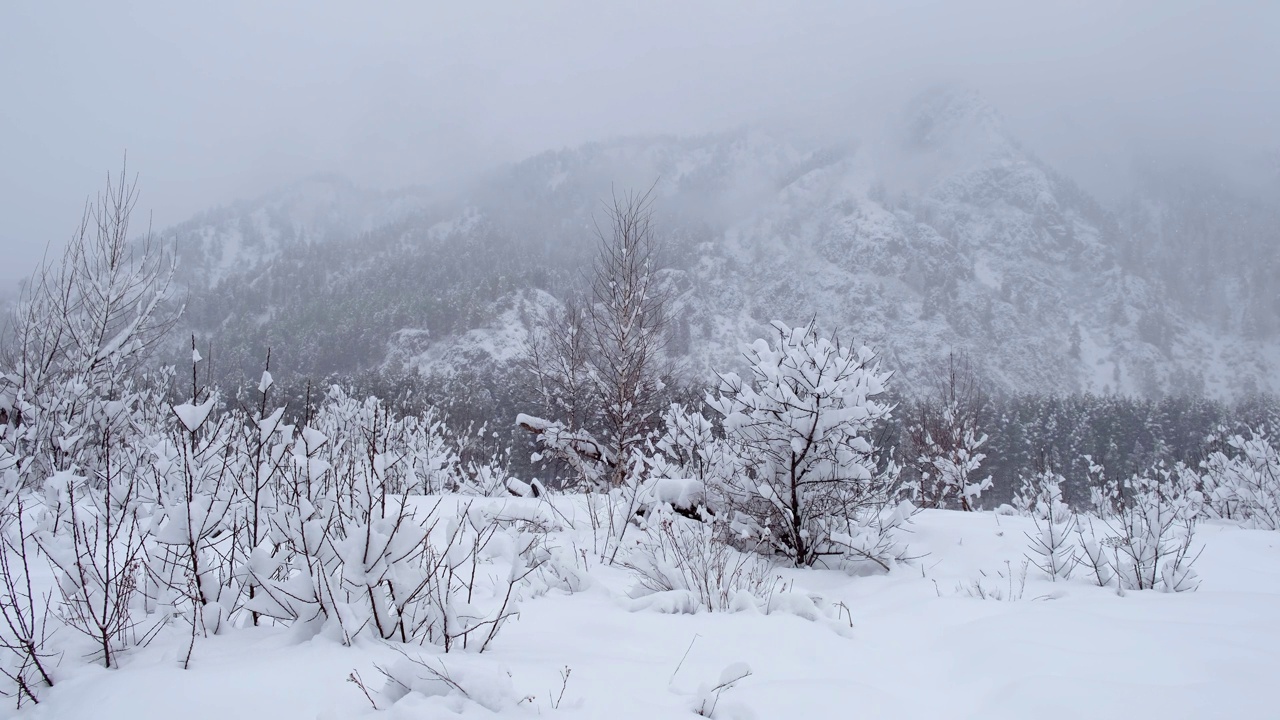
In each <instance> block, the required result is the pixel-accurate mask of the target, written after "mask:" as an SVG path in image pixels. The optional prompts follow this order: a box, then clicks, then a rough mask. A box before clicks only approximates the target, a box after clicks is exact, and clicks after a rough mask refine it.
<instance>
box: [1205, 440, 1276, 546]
mask: <svg viewBox="0 0 1280 720" xmlns="http://www.w3.org/2000/svg"><path fill="white" fill-rule="evenodd" d="M1225 444H1226V448H1225V449H1224V450H1218V451H1215V452H1214V453H1212V454H1211V455H1209V457H1208V458H1206V459H1205V461H1204V463H1203V464H1202V467H1203V469H1204V475H1203V483H1204V494H1205V508H1206V510H1207V511H1208V512H1209V513H1210V514H1211V515H1212V516H1213V517H1218V518H1224V519H1229V520H1238V521H1240V522H1242V523H1244V524H1245V525H1246V526H1249V527H1256V528H1261V529H1264V530H1280V452H1277V450H1276V447H1275V446H1274V445H1272V444H1271V439H1270V438H1269V437H1267V436H1266V435H1264V434H1256V433H1249V434H1248V435H1247V436H1245V435H1232V436H1230V437H1228V438H1227V439H1226V443H1225Z"/></svg>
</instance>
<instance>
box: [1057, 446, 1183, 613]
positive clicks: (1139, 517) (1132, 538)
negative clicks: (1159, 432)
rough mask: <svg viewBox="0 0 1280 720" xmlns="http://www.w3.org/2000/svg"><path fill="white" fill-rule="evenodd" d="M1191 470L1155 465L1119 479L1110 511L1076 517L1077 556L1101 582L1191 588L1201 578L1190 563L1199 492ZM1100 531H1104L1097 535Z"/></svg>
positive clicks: (1127, 587) (1129, 587) (1166, 589)
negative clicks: (1118, 501) (1117, 499)
mask: <svg viewBox="0 0 1280 720" xmlns="http://www.w3.org/2000/svg"><path fill="white" fill-rule="evenodd" d="M1194 479H1195V474H1194V473H1193V472H1191V471H1190V470H1189V469H1188V468H1186V467H1185V466H1179V467H1175V468H1173V469H1169V468H1164V467H1156V468H1153V469H1152V470H1151V471H1150V472H1148V473H1145V474H1142V475H1135V476H1134V477H1132V478H1130V479H1129V480H1127V481H1125V483H1124V485H1123V491H1122V492H1123V502H1122V505H1121V506H1120V508H1119V510H1118V511H1117V512H1116V513H1115V515H1114V516H1112V517H1109V518H1104V519H1102V520H1100V523H1099V525H1094V523H1093V521H1092V520H1089V521H1084V522H1080V523H1079V524H1078V526H1077V527H1076V529H1075V531H1076V534H1077V537H1078V538H1079V541H1080V555H1079V556H1078V560H1079V562H1080V563H1082V564H1084V565H1085V566H1086V567H1087V568H1089V570H1090V571H1091V572H1092V573H1093V576H1094V580H1095V581H1096V582H1097V583H1098V584H1099V585H1103V586H1106V585H1110V584H1113V583H1115V584H1117V585H1118V587H1119V589H1120V590H1121V591H1124V590H1153V589H1155V590H1162V591H1164V592H1183V591H1187V590H1195V589H1196V588H1197V587H1199V584H1200V581H1199V578H1198V576H1197V574H1196V571H1195V570H1194V569H1193V568H1192V565H1194V563H1195V561H1196V559H1197V558H1198V557H1199V550H1198V549H1195V547H1194V537H1195V529H1196V524H1197V519H1198V517H1199V516H1200V513H1201V512H1202V509H1203V496H1202V495H1201V493H1200V492H1199V491H1198V490H1196V489H1194ZM1100 534H1102V535H1101V536H1100Z"/></svg>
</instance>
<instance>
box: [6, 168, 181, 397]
mask: <svg viewBox="0 0 1280 720" xmlns="http://www.w3.org/2000/svg"><path fill="white" fill-rule="evenodd" d="M126 172H127V171H126V168H124V167H122V168H121V170H120V175H119V176H118V178H116V179H114V180H113V179H112V178H111V177H110V176H108V178H107V184H106V189H105V190H104V191H103V192H102V193H100V194H99V195H98V196H97V197H96V198H95V199H94V200H92V201H90V202H88V203H86V206H85V211H84V215H83V217H82V218H81V221H80V226H79V227H78V229H77V230H76V232H75V234H74V235H73V236H72V238H71V241H70V242H69V243H68V244H67V246H66V249H65V250H64V251H63V254H62V258H61V260H60V261H58V262H50V261H46V262H44V263H42V264H41V266H40V268H39V269H38V270H37V271H36V272H35V274H34V275H33V276H32V278H31V280H30V282H29V283H28V285H27V286H26V287H25V288H24V291H23V297H22V299H21V302H20V303H19V305H18V309H17V311H16V314H15V316H14V318H13V320H12V322H13V335H14V337H13V342H12V344H11V345H10V346H8V347H6V349H5V355H6V357H4V358H3V360H4V361H5V364H6V366H7V367H8V368H10V369H12V370H13V371H15V372H16V374H17V375H18V378H19V384H20V386H21V388H22V389H23V390H24V391H25V392H26V395H27V398H28V399H31V398H34V397H36V396H38V395H39V394H40V393H41V392H43V391H45V390H46V389H47V388H48V387H49V386H50V384H52V383H56V382H57V381H58V380H59V379H60V378H65V377H77V376H78V377H81V378H84V379H86V380H89V381H90V383H89V384H90V385H92V384H93V382H92V381H93V380H94V379H95V378H97V377H98V376H99V375H101V374H102V373H107V372H109V373H111V374H121V373H124V372H127V371H129V370H132V369H134V368H136V367H137V366H138V365H139V364H141V363H142V362H143V361H144V360H145V359H146V358H147V356H148V354H149V353H150V351H151V350H153V349H154V348H155V346H156V345H157V344H158V343H159V342H160V341H161V340H162V339H163V338H164V336H165V334H166V333H167V332H168V330H169V329H170V328H171V327H172V326H173V324H174V323H175V322H176V321H177V316H178V313H179V312H180V310H174V309H172V308H169V307H166V306H165V304H164V301H165V300H166V299H167V298H168V297H169V291H170V287H171V284H172V281H173V275H174V269H175V257H174V254H173V253H171V252H166V251H165V249H164V247H163V246H162V245H161V243H160V242H159V241H158V240H156V239H155V238H154V236H153V235H152V234H151V230H150V228H148V229H147V232H146V233H145V234H144V235H143V236H142V237H141V238H140V239H137V240H131V239H130V237H129V229H130V218H131V215H132V213H133V210H134V207H135V205H136V204H137V200H138V191H137V180H136V178H135V179H134V180H132V181H131V180H129V179H128V176H127V174H126Z"/></svg>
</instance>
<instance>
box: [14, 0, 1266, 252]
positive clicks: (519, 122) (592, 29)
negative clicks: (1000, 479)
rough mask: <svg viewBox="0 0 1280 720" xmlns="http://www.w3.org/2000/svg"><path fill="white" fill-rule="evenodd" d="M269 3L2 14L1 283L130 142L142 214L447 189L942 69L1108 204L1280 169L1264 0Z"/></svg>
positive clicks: (834, 102)
mask: <svg viewBox="0 0 1280 720" xmlns="http://www.w3.org/2000/svg"><path fill="white" fill-rule="evenodd" d="M265 5H266V4H263V3H258V2H223V3H218V4H216V5H208V6H203V7H197V6H192V5H190V4H186V3H162V2H128V3H125V2H119V3H91V2H79V3H74V4H60V3H41V2H23V1H22V0H18V1H17V2H9V3H5V4H4V5H3V7H0V248H3V251H4V253H5V255H6V257H7V259H8V262H6V263H4V266H3V268H0V276H8V277H17V276H21V275H25V274H26V273H27V272H28V271H29V270H30V268H31V267H32V266H33V265H34V263H35V262H36V261H37V260H38V258H39V256H40V252H41V251H42V249H43V248H44V247H45V244H46V243H48V242H54V243H58V242H61V241H62V240H63V239H64V238H65V237H66V236H67V235H68V234H69V233H70V232H71V230H72V229H73V227H74V226H75V224H76V221H77V220H78V218H79V212H80V208H81V205H82V204H83V202H84V199H85V197H86V195H88V194H90V193H92V192H94V191H95V190H96V189H97V188H98V187H100V186H101V184H102V180H103V178H104V176H105V174H106V173H107V171H109V170H112V169H118V168H119V165H120V161H121V157H122V156H123V155H124V153H125V152H126V151H127V153H128V163H129V168H130V171H131V172H132V171H136V172H137V173H139V175H140V185H141V188H142V199H141V203H140V209H141V210H144V211H150V212H152V213H153V220H154V223H155V225H157V226H160V227H162V226H165V225H167V224H170V223H174V222H178V221H181V220H183V219H185V218H186V217H189V216H190V215H192V214H193V213H195V212H198V211H199V210H202V209H204V208H207V207H210V206H213V205H217V204H223V203H227V202H230V201H232V200H234V199H236V198H243V197H251V196H254V195H256V194H259V193H262V192H264V191H267V190H269V189H271V188H273V187H277V186H279V185H281V184H285V183H288V182H290V181H293V180H296V179H298V178H301V177H304V176H306V175H310V174H313V173H316V172H336V173H340V174H343V175H346V176H349V177H350V178H352V179H353V180H355V181H356V182H358V183H361V184H365V185H369V186H373V187H394V186H400V185H405V184H424V185H427V186H429V187H436V188H440V189H448V188H449V187H451V186H455V185H457V184H459V183H462V182H465V180H466V179H467V178H468V177H470V176H472V175H474V174H475V173H476V172H479V171H482V170H484V169H486V168H489V167H492V166H494V165H495V164H499V163H503V162H509V161H514V160H518V159H520V158H522V157H524V156H527V155H530V154H533V153H536V152H539V151H542V150H546V149H553V148H558V147H562V146H566V145H573V144H577V143H581V142H584V141H589V140H596V139H605V138H609V137H614V136H621V135H629V134H636V133H701V132H709V131H716V130H722V129H728V128H732V127H736V126H741V125H749V124H764V125H777V126H783V127H790V128H794V129H796V130H801V131H808V132H820V133H832V134H837V135H839V134H846V133H847V134H856V133H857V131H858V129H859V128H862V127H868V126H872V125H875V124H877V123H885V122H892V118H893V117H894V113H896V112H897V111H898V110H899V108H900V107H901V105H902V103H903V102H904V101H905V99H907V98H908V97H909V96H911V95H912V94H914V93H916V92H918V91H919V90H920V89H921V88H923V87H926V86H929V85H932V84H936V83H939V82H948V83H962V84H964V85H967V86H969V87H973V88H975V89H977V90H978V91H980V92H981V93H983V95H984V96H985V97H986V98H987V99H988V100H989V101H990V102H991V103H992V104H993V105H994V106H996V107H997V108H998V109H999V110H1000V111H1001V112H1002V113H1003V114H1004V116H1005V118H1006V120H1007V122H1008V124H1009V126H1010V127H1011V129H1012V130H1013V132H1014V133H1015V134H1016V135H1017V136H1018V137H1020V138H1021V139H1022V140H1023V142H1024V143H1025V144H1026V145H1027V146H1028V147H1029V148H1030V149H1032V150H1033V151H1034V152H1036V153H1037V154H1038V155H1040V156H1041V157H1043V158H1044V159H1045V160H1047V161H1048V162H1050V163H1051V164H1053V165H1055V166H1056V167H1058V168H1059V169H1061V170H1063V171H1064V172H1066V173H1068V174H1069V175H1071V176H1073V177H1074V178H1076V179H1077V180H1078V181H1079V182H1080V183H1081V184H1083V185H1084V186H1085V187H1086V188H1087V189H1089V190H1090V191H1092V192H1094V193H1095V194H1096V195H1098V196H1099V197H1100V198H1102V199H1103V200H1104V201H1106V200H1108V199H1112V198H1116V197H1120V196H1122V195H1123V194H1124V192H1125V191H1126V189H1127V186H1126V183H1127V179H1126V176H1127V173H1128V169H1129V167H1130V166H1131V163H1132V162H1133V160H1134V158H1135V157H1138V156H1144V155H1145V156H1154V157H1158V158H1165V159H1168V160H1170V161H1172V162H1196V163H1209V164H1211V165H1213V166H1214V167H1216V168H1218V169H1219V170H1220V171H1221V172H1224V173H1228V174H1230V175H1231V176H1233V177H1238V178H1240V179H1241V180H1242V181H1246V182H1254V183H1256V182H1259V181H1267V182H1275V178H1276V162H1275V157H1276V156H1275V155H1274V151H1275V149H1276V148H1277V147H1280V138H1278V137H1277V131H1276V130H1275V128H1276V127H1280V99H1278V98H1280V92H1277V89H1280V52H1278V51H1276V50H1275V49H1274V47H1271V46H1270V43H1272V42H1273V38H1274V37H1275V35H1276V33H1277V30H1280V4H1275V3H1232V4H1229V5H1226V4H1212V3H1183V2H1171V1H1169V0H1161V1H1157V2H1131V3H1126V4H1125V7H1124V8H1114V7H1112V6H1111V5H1112V4H1110V3H1093V4H1088V5H1087V6H1084V5H1085V4H1082V3H1066V2H1064V3H1053V4H1050V3H1018V2H983V3H972V2H970V3H944V2H898V3H852V2H827V3H819V2H811V3H804V4H782V3H762V2H739V1H733V2H728V1H724V2H704V3H697V4H696V5H692V6H691V4H689V3H684V2H649V3H643V4H633V5H626V6H624V5H621V4H613V3H608V4H605V3H591V2H539V3H516V2H510V3H465V4H464V3H438V4H430V5H428V4H422V3H416V2H402V3H396V2H385V3H376V4H370V5H369V6H365V5H363V4H361V5H359V6H358V5H357V4H354V3H340V2H293V3H283V2H282V3H271V4H270V6H269V7H266V6H265ZM1268 153H1272V154H1270V155H1269V154H1268Z"/></svg>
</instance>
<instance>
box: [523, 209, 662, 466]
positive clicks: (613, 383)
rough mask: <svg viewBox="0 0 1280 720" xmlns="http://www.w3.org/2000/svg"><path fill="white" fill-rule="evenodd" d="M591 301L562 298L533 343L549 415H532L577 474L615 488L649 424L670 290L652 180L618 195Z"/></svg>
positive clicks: (602, 236) (600, 233)
mask: <svg viewBox="0 0 1280 720" xmlns="http://www.w3.org/2000/svg"><path fill="white" fill-rule="evenodd" d="M606 214H607V219H608V224H607V226H606V227H601V226H600V225H597V226H596V234H597V237H598V240H599V250H598V253H597V256H596V261H595V264H594V266H593V270H592V276H591V302H590V303H588V304H586V305H585V306H584V307H581V308H579V307H578V306H577V305H576V304H575V303H572V302H570V303H567V305H566V308H565V312H564V314H563V315H562V316H560V317H558V318H554V319H552V320H551V326H550V327H544V328H542V330H541V338H540V339H537V340H535V341H533V342H531V343H530V347H529V351H528V360H527V365H528V367H529V368H530V370H531V371H532V372H533V375H534V377H535V378H536V380H537V383H538V388H539V391H540V393H541V395H542V397H543V401H544V409H545V410H546V411H547V412H549V413H550V414H551V415H552V416H553V419H554V423H543V422H536V423H535V422H529V423H525V426H526V428H527V429H529V430H531V431H533V432H535V433H539V434H541V435H542V436H543V438H542V439H543V444H544V445H545V446H547V447H548V448H550V449H552V450H554V451H555V452H557V453H558V454H560V455H562V456H564V457H563V459H564V460H565V461H566V464H567V465H568V466H569V467H571V468H575V470H576V471H577V473H578V474H579V475H582V476H583V477H582V479H583V480H585V481H587V482H590V483H591V484H594V485H597V486H601V487H619V486H623V485H626V484H628V482H629V481H630V480H631V479H633V478H632V477H631V476H632V475H633V474H634V472H633V471H634V463H632V462H631V456H632V454H633V450H635V449H636V448H637V447H638V446H639V444H640V443H641V442H643V440H644V439H645V437H646V435H647V433H648V432H649V431H650V430H651V429H652V427H653V425H654V421H655V418H656V414H657V411H658V409H659V407H658V406H659V404H660V398H659V395H660V392H661V390H662V386H663V383H662V378H663V376H664V374H665V371H666V367H665V353H664V350H665V347H666V342H667V335H668V333H667V330H668V324H669V309H668V306H669V294H668V293H667V291H666V290H665V289H664V288H663V287H662V285H661V283H660V282H659V277H658V266H657V255H658V243H657V240H656V239H655V237H654V231H653V188H650V189H649V190H648V191H646V192H644V193H634V192H629V193H625V194H623V195H614V196H613V199H612V203H611V204H610V205H608V206H607V213H606Z"/></svg>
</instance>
